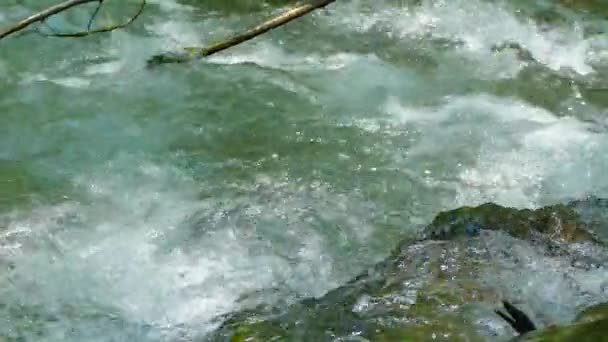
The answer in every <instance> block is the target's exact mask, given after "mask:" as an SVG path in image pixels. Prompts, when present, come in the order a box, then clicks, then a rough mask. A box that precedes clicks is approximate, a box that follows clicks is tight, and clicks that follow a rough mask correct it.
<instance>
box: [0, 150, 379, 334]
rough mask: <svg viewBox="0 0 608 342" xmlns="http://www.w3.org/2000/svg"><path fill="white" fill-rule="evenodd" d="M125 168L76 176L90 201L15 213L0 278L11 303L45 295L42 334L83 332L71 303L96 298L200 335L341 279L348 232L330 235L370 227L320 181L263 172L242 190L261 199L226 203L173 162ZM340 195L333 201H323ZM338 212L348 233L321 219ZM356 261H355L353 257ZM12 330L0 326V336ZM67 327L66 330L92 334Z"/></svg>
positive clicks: (357, 233)
mask: <svg viewBox="0 0 608 342" xmlns="http://www.w3.org/2000/svg"><path fill="white" fill-rule="evenodd" d="M117 162H119V161H115V162H114V163H113V164H116V163H117ZM123 162H127V163H128V161H123ZM116 167H117V166H113V165H109V166H107V167H105V168H103V169H102V170H100V171H99V172H96V173H95V175H84V174H83V175H81V176H79V177H77V178H76V179H74V184H75V186H76V187H77V188H79V189H82V191H83V194H81V195H79V196H83V195H84V199H82V200H79V201H76V200H67V201H65V202H63V203H60V204H58V205H53V206H41V207H38V208H36V209H34V210H33V211H31V212H14V213H12V214H10V218H9V219H8V222H9V225H8V227H7V229H6V230H5V231H4V232H3V233H2V236H1V237H0V251H1V253H0V255H2V263H3V264H5V265H6V264H10V265H11V269H12V271H11V272H10V273H9V275H8V277H6V274H4V275H3V276H2V277H1V278H0V281H1V282H2V283H3V286H2V298H4V300H3V304H4V305H7V306H8V307H9V308H11V307H12V308H15V307H22V306H25V307H35V306H36V305H43V307H44V311H45V312H47V311H48V312H49V315H54V317H55V318H53V319H51V320H50V321H44V320H41V322H37V324H40V325H42V326H43V327H45V333H44V334H45V336H46V334H50V333H51V331H52V329H54V328H53V327H55V326H56V325H57V324H58V323H57V321H59V322H60V324H63V325H64V326H65V328H67V327H69V326H74V327H75V329H76V331H80V330H81V328H82V325H81V324H83V325H84V324H91V322H89V321H87V319H86V318H83V317H80V318H78V317H69V316H68V317H66V316H65V314H63V311H62V310H66V309H65V308H66V307H74V308H82V307H86V306H91V307H94V308H95V310H98V311H99V312H102V313H106V314H113V315H117V316H118V317H120V319H122V320H124V321H126V322H131V323H132V324H137V325H139V326H144V327H148V330H152V331H153V332H155V333H156V334H161V335H162V336H164V337H163V338H162V339H163V340H165V339H171V338H177V335H176V334H179V335H182V336H183V335H184V334H185V336H190V338H193V337H194V336H196V335H199V334H201V333H204V332H206V331H208V330H209V329H212V328H213V327H214V326H215V324H217V323H218V322H215V323H214V322H213V319H214V318H216V317H217V316H218V315H221V314H224V313H227V312H231V311H234V310H237V309H239V308H241V307H242V305H246V306H250V305H255V304H256V303H260V301H261V302H272V301H274V300H282V301H290V300H294V299H295V297H294V294H295V296H298V294H299V295H301V296H310V295H321V294H323V293H324V292H325V291H327V290H329V289H331V288H333V287H335V286H338V285H339V284H340V283H341V282H343V281H345V280H346V279H348V277H349V276H350V273H351V271H349V268H348V267H346V266H344V265H342V266H341V265H340V263H336V262H335V260H334V259H333V255H334V253H333V252H330V250H331V249H334V251H336V253H338V254H336V255H339V253H340V252H338V251H337V250H336V249H337V248H338V247H339V246H334V245H333V244H334V243H336V242H340V238H339V237H336V236H333V237H332V235H334V234H340V235H343V236H342V239H346V240H348V239H354V240H353V241H359V243H361V244H364V243H366V241H367V239H368V237H369V228H367V227H366V226H365V225H364V224H362V223H363V221H361V220H357V219H356V218H355V217H354V216H352V215H350V214H349V213H350V212H351V211H352V210H353V208H352V206H353V205H356V204H355V203H353V202H352V199H351V198H349V197H348V196H341V195H332V194H331V192H329V191H328V189H325V187H323V186H322V185H321V184H318V185H315V186H314V187H313V188H312V193H311V192H310V189H309V190H307V188H298V189H293V190H292V188H291V185H290V184H289V183H284V182H275V181H273V180H271V179H269V178H267V177H261V178H260V179H259V180H258V182H257V185H256V188H249V186H247V187H245V188H242V191H243V190H244V191H248V192H251V191H254V192H255V193H257V194H258V195H257V196H258V197H259V199H256V198H255V197H251V195H249V196H248V197H247V198H243V199H242V200H239V199H238V198H231V199H226V202H224V201H223V200H222V196H221V195H220V196H214V197H213V198H211V199H209V200H201V199H198V198H197V195H198V194H197V192H196V191H194V189H195V187H193V184H192V181H191V180H189V179H188V177H186V176H184V175H183V174H182V173H181V172H180V171H178V170H176V169H172V168H168V167H165V166H159V165H155V164H151V163H141V162H139V166H138V167H136V168H135V169H131V170H125V169H124V166H120V167H118V168H116ZM118 174H120V176H119V175H118ZM307 193H309V195H307ZM308 196H312V198H307V197H308ZM332 197H333V200H331V202H332V204H333V206H334V208H333V209H332V210H330V211H327V210H325V211H324V209H320V208H321V206H322V203H324V202H325V201H327V200H329V199H330V198H332ZM315 207H317V208H315ZM336 213H343V214H338V215H345V216H344V218H343V219H344V220H346V221H345V222H346V223H347V224H345V225H344V226H343V228H342V229H344V231H342V232H333V233H332V232H330V231H327V230H326V229H324V228H323V227H322V226H320V227H318V229H317V228H314V227H315V226H318V225H319V224H322V223H323V222H324V221H332V220H335V215H336ZM349 236H350V237H349ZM329 237H331V238H332V239H333V240H335V241H333V242H330V241H328V238H329ZM341 241H342V243H344V242H346V241H345V240H341ZM328 243H330V244H332V246H331V247H329V246H328ZM282 245H284V246H282ZM349 262H351V263H353V264H354V265H357V262H356V258H355V259H353V260H350V261H349ZM336 266H337V267H338V269H334V267H336ZM342 267H344V268H345V269H346V271H345V270H342V269H341V268H342ZM26 289H27V291H26ZM260 291H261V292H260ZM273 291H278V293H281V294H282V295H281V296H279V297H276V296H273V294H272V292H273ZM258 292H259V294H257V295H256V293H258ZM266 292H269V293H266ZM260 295H262V298H258V297H259V296H260ZM290 298H291V299H290ZM78 312H80V311H78ZM0 323H1V321H0ZM98 324H103V323H101V322H98ZM7 329H9V330H8V331H10V329H11V327H10V325H8V326H2V324H0V334H2V333H4V334H7V333H8V332H7ZM82 329H84V328H82ZM125 334H126V332H125ZM70 336H71V337H65V340H78V339H79V338H83V336H81V335H78V333H74V334H73V335H70ZM147 336H148V337H146V338H150V336H149V335H147ZM144 340H145V339H144Z"/></svg>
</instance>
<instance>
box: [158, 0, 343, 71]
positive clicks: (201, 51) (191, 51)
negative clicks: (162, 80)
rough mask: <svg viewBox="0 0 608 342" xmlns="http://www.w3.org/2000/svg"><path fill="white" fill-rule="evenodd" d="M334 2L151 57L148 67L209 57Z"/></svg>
mask: <svg viewBox="0 0 608 342" xmlns="http://www.w3.org/2000/svg"><path fill="white" fill-rule="evenodd" d="M335 1H336V0H313V1H309V2H306V3H302V4H300V5H297V6H295V7H294V8H292V9H290V10H288V11H286V12H284V13H282V14H280V15H279V16H276V17H274V18H272V19H270V20H268V21H266V22H264V23H262V24H260V25H258V26H255V27H253V28H251V29H249V30H247V31H245V32H242V33H239V34H236V35H234V36H232V37H230V38H228V39H226V40H224V41H221V42H218V43H215V44H212V45H210V46H208V47H204V48H200V47H190V48H185V49H184V50H185V53H166V54H160V55H156V56H153V57H152V58H151V59H150V60H149V61H148V64H149V65H156V64H164V63H185V62H189V61H191V60H194V59H200V58H203V57H207V56H211V55H213V54H215V53H218V52H220V51H223V50H226V49H228V48H231V47H233V46H235V45H238V44H241V43H243V42H246V41H248V40H251V39H253V38H255V37H257V36H259V35H261V34H264V33H266V32H268V31H270V30H272V29H274V28H277V27H279V26H282V25H285V24H287V23H288V22H290V21H292V20H294V19H296V18H299V17H301V16H303V15H306V14H308V13H310V12H312V11H314V10H316V9H319V8H323V7H325V6H327V5H329V4H331V3H332V2H335Z"/></svg>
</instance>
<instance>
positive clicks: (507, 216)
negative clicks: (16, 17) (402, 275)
mask: <svg viewBox="0 0 608 342" xmlns="http://www.w3.org/2000/svg"><path fill="white" fill-rule="evenodd" d="M577 203H580V202H577ZM572 205H573V204H570V205H561V204H560V205H554V206H548V207H544V208H541V209H538V210H530V209H515V208H506V207H502V206H499V205H497V204H494V203H486V204H483V205H480V206H478V207H462V208H459V209H456V210H451V211H447V212H443V213H440V214H439V215H437V217H436V218H435V219H434V220H433V222H432V223H431V224H430V225H429V226H428V227H427V228H426V229H425V230H424V232H423V238H425V239H440V240H446V239H451V238H455V237H457V236H461V235H471V233H472V232H475V231H476V230H479V229H488V230H501V231H504V232H507V233H509V234H510V235H512V236H514V237H517V238H521V239H533V238H539V237H544V238H549V239H553V240H558V241H564V242H582V241H593V242H598V239H597V238H596V237H595V236H594V235H593V233H592V232H591V230H590V227H589V223H588V222H585V221H584V220H583V219H582V217H581V215H580V214H579V213H578V212H577V211H576V210H575V209H573V208H572Z"/></svg>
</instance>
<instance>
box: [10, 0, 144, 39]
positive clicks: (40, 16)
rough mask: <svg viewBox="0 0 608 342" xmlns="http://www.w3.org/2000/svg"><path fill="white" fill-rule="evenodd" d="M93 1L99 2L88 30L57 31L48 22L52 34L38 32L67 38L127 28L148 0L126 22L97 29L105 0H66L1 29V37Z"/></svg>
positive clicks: (142, 1)
mask: <svg viewBox="0 0 608 342" xmlns="http://www.w3.org/2000/svg"><path fill="white" fill-rule="evenodd" d="M91 2H97V3H98V5H97V7H96V8H95V11H94V12H93V14H92V15H91V18H90V19H89V23H88V25H87V30H86V31H82V32H73V33H61V32H57V31H56V30H55V29H53V28H52V27H51V26H50V25H48V24H47V26H48V27H49V28H50V30H51V31H52V34H47V33H43V32H41V31H40V30H37V31H38V33H39V34H41V35H43V36H46V37H64V38H65V37H84V36H88V35H92V34H96V33H104V32H110V31H114V30H117V29H121V28H125V27H127V26H129V25H130V24H131V23H132V22H133V21H135V20H136V19H137V18H138V17H139V16H140V15H141V13H142V12H143V11H144V7H146V0H141V4H140V6H139V9H138V10H137V12H136V13H135V15H133V16H132V17H131V18H129V20H127V21H126V22H124V23H122V24H118V25H112V26H108V27H102V28H100V29H97V30H91V27H92V25H93V21H94V20H95V18H96V17H97V14H98V13H99V11H100V8H101V6H102V4H103V2H104V0H68V1H64V2H62V3H60V4H57V5H54V6H51V7H49V8H47V9H46V10H44V11H41V12H38V13H36V14H33V15H31V16H29V17H27V18H25V19H23V20H21V21H20V22H18V23H17V24H15V25H13V26H11V27H9V28H7V29H4V30H0V39H2V38H4V37H7V36H9V35H11V34H13V33H16V32H19V31H21V30H23V29H25V28H27V27H28V26H30V25H32V24H34V23H37V22H42V23H45V24H46V22H45V21H46V19H48V18H49V17H51V16H53V15H55V14H58V13H61V12H63V11H66V10H68V9H70V8H72V7H76V6H78V5H83V4H87V3H91Z"/></svg>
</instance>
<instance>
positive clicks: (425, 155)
mask: <svg viewBox="0 0 608 342" xmlns="http://www.w3.org/2000/svg"><path fill="white" fill-rule="evenodd" d="M385 112H386V113H387V114H388V115H389V116H388V117H384V118H380V119H370V118H367V119H363V120H355V124H356V125H358V126H359V127H360V128H362V129H365V130H370V131H372V132H377V131H378V130H382V131H383V133H384V134H391V133H394V134H399V132H403V131H413V132H416V133H417V137H416V140H415V143H414V145H413V146H412V147H410V148H408V150H407V152H406V156H405V159H404V156H400V155H398V156H397V155H396V156H395V160H396V162H397V163H399V165H398V166H396V167H400V168H402V169H404V173H406V174H408V175H411V174H419V178H420V179H421V180H424V181H426V182H427V183H428V184H430V185H431V186H433V187H438V188H445V189H453V190H454V191H455V192H456V196H455V198H454V199H453V202H450V203H446V206H447V207H449V208H454V207H459V206H462V205H474V204H480V203H484V202H488V201H494V202H497V203H499V204H503V205H508V206H516V207H536V206H539V205H543V204H547V203H550V202H553V201H561V200H568V199H573V198H577V197H581V196H585V195H589V194H595V195H597V196H601V195H602V193H601V189H602V188H604V189H605V188H606V186H608V182H606V181H605V180H603V179H601V178H600V177H599V175H600V174H601V170H602V168H603V167H605V164H606V160H605V159H606V158H605V157H603V155H604V154H603V153H602V149H603V148H605V146H606V145H607V144H608V135H606V134H605V132H597V131H593V130H592V126H591V125H590V124H587V123H583V122H581V121H579V120H577V119H576V118H573V117H562V118H559V117H556V116H554V115H552V114H551V113H550V112H548V111H546V110H544V109H541V108H538V107H534V106H531V105H528V104H526V103H524V102H521V101H518V100H515V99H502V98H496V97H493V96H488V95H472V96H463V97H450V98H448V99H446V101H445V102H444V103H442V104H440V105H437V106H429V107H409V106H404V105H402V104H400V103H399V101H398V100H397V99H396V98H391V99H389V100H388V101H387V103H386V106H385ZM453 156H460V157H453ZM437 158H439V159H442V158H446V159H444V162H443V164H444V165H445V167H446V168H447V170H430V171H428V172H427V173H428V174H423V171H425V170H418V169H416V165H418V164H424V163H426V162H430V161H432V160H437ZM401 163H403V164H404V165H401ZM433 171H435V172H433ZM425 172H426V171H425ZM430 172H433V173H434V174H443V175H444V176H441V175H439V176H434V175H430ZM446 172H447V173H446ZM598 191H599V192H598Z"/></svg>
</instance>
